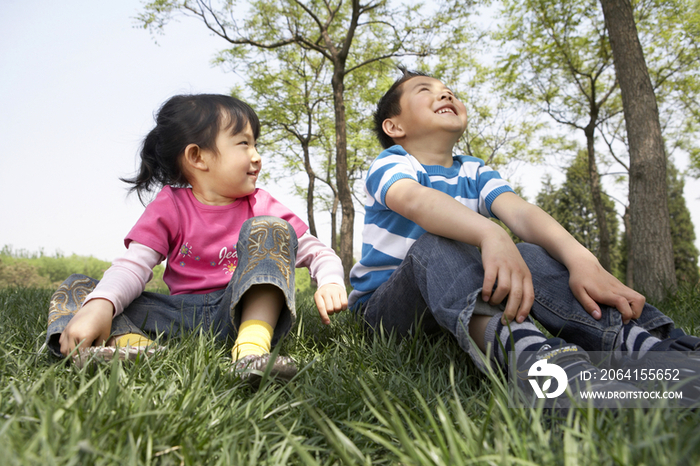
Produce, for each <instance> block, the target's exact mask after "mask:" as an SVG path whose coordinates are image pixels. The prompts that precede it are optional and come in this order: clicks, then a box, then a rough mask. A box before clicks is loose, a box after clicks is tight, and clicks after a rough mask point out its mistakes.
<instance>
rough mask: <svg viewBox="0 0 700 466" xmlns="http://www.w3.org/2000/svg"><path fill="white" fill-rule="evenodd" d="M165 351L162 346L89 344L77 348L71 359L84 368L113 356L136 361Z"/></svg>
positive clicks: (108, 359) (106, 360) (109, 359)
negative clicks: (85, 346)
mask: <svg viewBox="0 0 700 466" xmlns="http://www.w3.org/2000/svg"><path fill="white" fill-rule="evenodd" d="M162 351H165V348H164V347H163V346H158V345H150V346H127V347H115V346H89V347H87V348H79V349H78V351H76V352H75V353H74V354H73V356H71V360H72V361H73V363H74V364H75V365H76V366H78V367H79V368H81V369H82V368H84V367H88V366H92V365H96V364H100V363H107V362H110V361H111V360H113V359H114V358H117V359H120V360H122V361H136V360H138V359H141V358H150V357H152V356H155V355H156V354H157V353H160V352H162Z"/></svg>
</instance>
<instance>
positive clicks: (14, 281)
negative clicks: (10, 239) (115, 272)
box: [0, 245, 168, 293]
mask: <svg viewBox="0 0 700 466" xmlns="http://www.w3.org/2000/svg"><path fill="white" fill-rule="evenodd" d="M110 265H111V263H110V262H108V261H103V260H100V259H96V258H94V257H92V256H89V257H85V256H79V255H77V254H72V255H70V256H64V255H62V254H60V253H56V254H55V255H53V256H47V255H45V254H44V253H43V251H40V252H38V253H29V252H27V251H24V250H21V251H14V250H13V249H12V248H11V247H10V246H7V245H6V246H4V247H3V248H2V250H0V288H2V287H7V286H22V287H32V288H50V289H56V288H57V287H58V285H60V284H61V282H63V280H65V279H66V278H68V277H69V276H70V275H72V274H74V273H79V274H83V275H87V276H88V277H92V278H96V279H98V280H100V279H102V275H103V274H104V272H105V271H106V270H107V269H108V268H109V267H110ZM164 271H165V267H164V266H163V265H157V266H156V267H155V268H154V269H153V279H152V280H151V281H150V282H149V283H148V284H147V285H146V289H147V290H149V291H158V292H162V293H167V289H168V288H167V286H166V285H165V283H164V282H163V272H164Z"/></svg>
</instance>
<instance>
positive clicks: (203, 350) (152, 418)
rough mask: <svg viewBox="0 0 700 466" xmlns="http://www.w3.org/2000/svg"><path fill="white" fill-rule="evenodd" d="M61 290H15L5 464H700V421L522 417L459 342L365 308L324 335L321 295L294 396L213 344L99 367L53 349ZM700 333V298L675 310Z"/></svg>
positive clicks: (310, 314) (296, 338) (0, 341)
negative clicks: (371, 319)
mask: <svg viewBox="0 0 700 466" xmlns="http://www.w3.org/2000/svg"><path fill="white" fill-rule="evenodd" d="M50 295H51V291H49V290H40V289H27V288H5V289H2V290H0V452H2V456H3V457H2V459H0V462H1V463H2V464H5V465H15V464H22V465H24V464H41V465H52V464H57V465H59V464H60V465H72V464H76V465H84V464H95V465H110V464H115V465H116V464H118V465H171V464H172V465H180V464H185V465H190V464H192V465H194V464H197V465H199V464H206V465H234V464H235V465H258V464H306V465H334V464H338V465H340V464H343V465H344V464H350V465H352V464H358V465H361V464H366V465H369V464H401V465H467V464H499V465H500V464H503V465H510V464H513V465H541V464H564V465H578V464H580V465H589V464H669V465H671V464H672V465H677V464H678V465H685V464H687V465H691V464H698V462H700V428H699V425H700V413H698V412H693V411H689V410H679V409H653V410H649V411H647V412H643V411H641V410H634V409H626V410H622V411H621V412H619V413H617V414H614V413H610V412H599V411H594V410H588V409H581V410H576V411H572V412H570V413H569V415H568V416H567V417H566V418H552V417H551V416H549V415H547V414H546V413H543V412H542V411H541V410H538V409H511V408H508V407H507V401H506V397H505V395H504V388H503V381H502V379H500V378H499V377H488V376H485V375H482V374H479V373H478V372H477V370H476V369H475V368H474V366H473V365H472V363H471V362H470V361H469V359H468V357H467V356H466V355H465V354H464V353H463V352H462V351H461V350H460V349H459V347H458V346H457V345H456V344H455V343H453V342H452V341H451V340H449V339H447V338H445V337H437V338H428V337H425V336H417V337H413V338H409V339H406V340H403V341H401V342H399V341H396V340H395V339H394V338H393V337H390V336H386V335H377V336H372V337H370V336H367V335H366V334H365V333H364V331H363V329H362V326H361V325H360V324H359V322H358V321H357V320H356V319H355V318H354V316H353V315H352V314H350V313H344V314H341V315H340V316H337V318H335V319H334V321H333V323H332V324H331V325H330V326H327V327H325V326H323V325H322V324H320V321H319V319H318V318H317V316H316V311H315V309H314V307H313V304H312V300H311V299H310V297H309V296H301V297H299V299H298V302H299V303H300V304H299V312H298V314H299V319H298V323H297V325H296V326H295V327H294V329H293V331H292V333H291V334H290V335H289V337H288V338H287V339H286V340H285V342H284V344H283V346H282V348H281V351H282V352H283V353H284V354H289V355H291V356H293V357H294V358H296V359H297V360H298V361H299V362H300V367H301V369H302V370H301V372H300V374H299V376H298V377H297V378H296V379H295V380H294V381H292V382H291V383H289V384H288V385H286V386H278V385H275V384H269V383H265V384H264V385H263V386H262V388H261V389H260V390H259V391H252V390H251V389H249V388H248V387H247V386H246V385H244V384H242V383H241V382H240V381H239V380H237V379H235V378H234V377H232V376H231V375H229V374H228V373H227V370H228V368H229V366H230V362H231V360H230V356H229V355H228V351H227V349H226V348H224V347H223V346H218V345H217V344H215V343H213V342H212V341H213V340H212V338H211V336H210V335H207V334H206V333H203V332H200V333H194V334H190V335H188V336H186V337H185V338H183V339H181V340H175V341H171V342H169V343H168V351H167V354H165V355H164V356H162V357H160V358H157V359H152V360H147V361H140V362H137V363H135V364H124V363H121V362H119V361H114V362H113V363H112V364H110V365H106V366H103V367H100V368H98V369H97V371H96V372H94V373H90V372H89V371H82V370H79V369H77V368H76V367H74V366H72V365H66V364H62V363H59V362H57V361H56V360H55V359H54V358H52V357H51V356H49V355H48V354H47V351H46V349H45V348H44V346H43V344H44V338H45V326H46V314H47V309H48V301H49V298H50ZM663 308H664V309H665V310H666V311H667V312H668V313H669V314H670V315H671V316H672V317H673V318H674V319H676V321H677V322H678V323H679V324H680V325H681V326H682V327H683V328H684V329H685V330H686V331H689V332H694V333H700V316H698V309H700V289H697V288H695V289H685V290H682V291H681V293H679V295H678V296H677V297H676V298H675V299H674V300H673V301H672V302H670V303H666V304H665V305H664V307H663Z"/></svg>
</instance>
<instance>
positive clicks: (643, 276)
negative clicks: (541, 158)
mask: <svg viewBox="0 0 700 466" xmlns="http://www.w3.org/2000/svg"><path fill="white" fill-rule="evenodd" d="M601 4H602V7H603V14H604V15H605V24H606V26H607V28H608V33H609V35H610V44H611V46H612V51H613V59H614V62H615V72H616V74H617V79H618V82H619V83H620V90H621V94H622V104H623V108H624V112H625V125H626V127H627V138H628V141H629V152H630V175H629V210H630V227H631V235H630V237H631V241H630V244H629V245H628V246H629V250H628V253H629V255H630V256H631V258H632V261H633V263H634V284H635V285H636V287H637V288H638V289H639V290H641V291H643V292H644V293H646V294H647V295H648V297H649V298H650V299H652V300H655V301H658V300H662V299H663V298H665V297H666V293H667V292H675V289H676V274H675V270H674V265H673V248H672V243H671V227H670V221H669V215H668V200H667V186H666V154H665V151H664V145H663V139H662V137H661V125H660V123H659V109H658V107H657V104H656V97H655V95H654V89H653V87H652V85H651V80H650V78H649V72H648V70H647V66H646V62H645V61H644V53H643V51H642V46H641V44H640V43H639V37H638V35H637V28H636V25H635V23H634V16H633V14H632V5H631V4H630V2H629V0H601Z"/></svg>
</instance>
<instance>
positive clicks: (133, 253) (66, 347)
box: [59, 241, 163, 356]
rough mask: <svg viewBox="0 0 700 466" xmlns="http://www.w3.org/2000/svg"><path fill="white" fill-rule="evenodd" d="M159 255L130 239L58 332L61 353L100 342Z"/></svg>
mask: <svg viewBox="0 0 700 466" xmlns="http://www.w3.org/2000/svg"><path fill="white" fill-rule="evenodd" d="M162 260H163V256H162V255H160V254H159V253H157V252H155V251H154V250H153V249H151V248H149V247H147V246H144V245H142V244H139V243H136V242H133V241H132V242H131V243H129V248H128V249H127V251H126V253H125V254H124V256H123V257H121V258H119V259H116V260H115V261H114V262H113V263H112V266H111V267H110V268H109V269H108V270H107V271H106V272H105V274H104V276H103V278H102V280H101V281H100V282H99V283H98V284H97V286H96V287H95V289H94V290H93V291H92V293H90V294H89V295H88V296H87V298H86V299H85V302H84V303H83V306H82V307H81V308H80V309H79V310H78V312H76V313H75V315H74V316H73V318H72V319H71V320H70V322H68V325H66V328H65V329H64V330H63V333H61V337H60V339H59V342H60V344H61V353H62V354H63V355H64V356H67V355H68V354H69V353H70V352H71V351H73V349H75V348H76V347H77V346H83V347H86V346H92V345H93V344H98V345H101V344H102V343H104V342H105V341H106V340H107V339H108V338H109V335H110V331H111V328H112V318H113V317H114V316H115V315H117V314H119V313H121V312H122V311H123V310H124V307H126V306H128V305H129V304H130V303H131V301H133V300H134V299H136V298H137V297H138V296H139V295H140V294H141V293H143V290H144V289H145V287H146V283H147V282H148V281H149V280H150V279H151V277H152V276H153V271H152V270H153V267H155V266H156V265H158V264H159V263H160V262H161V261H162Z"/></svg>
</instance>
